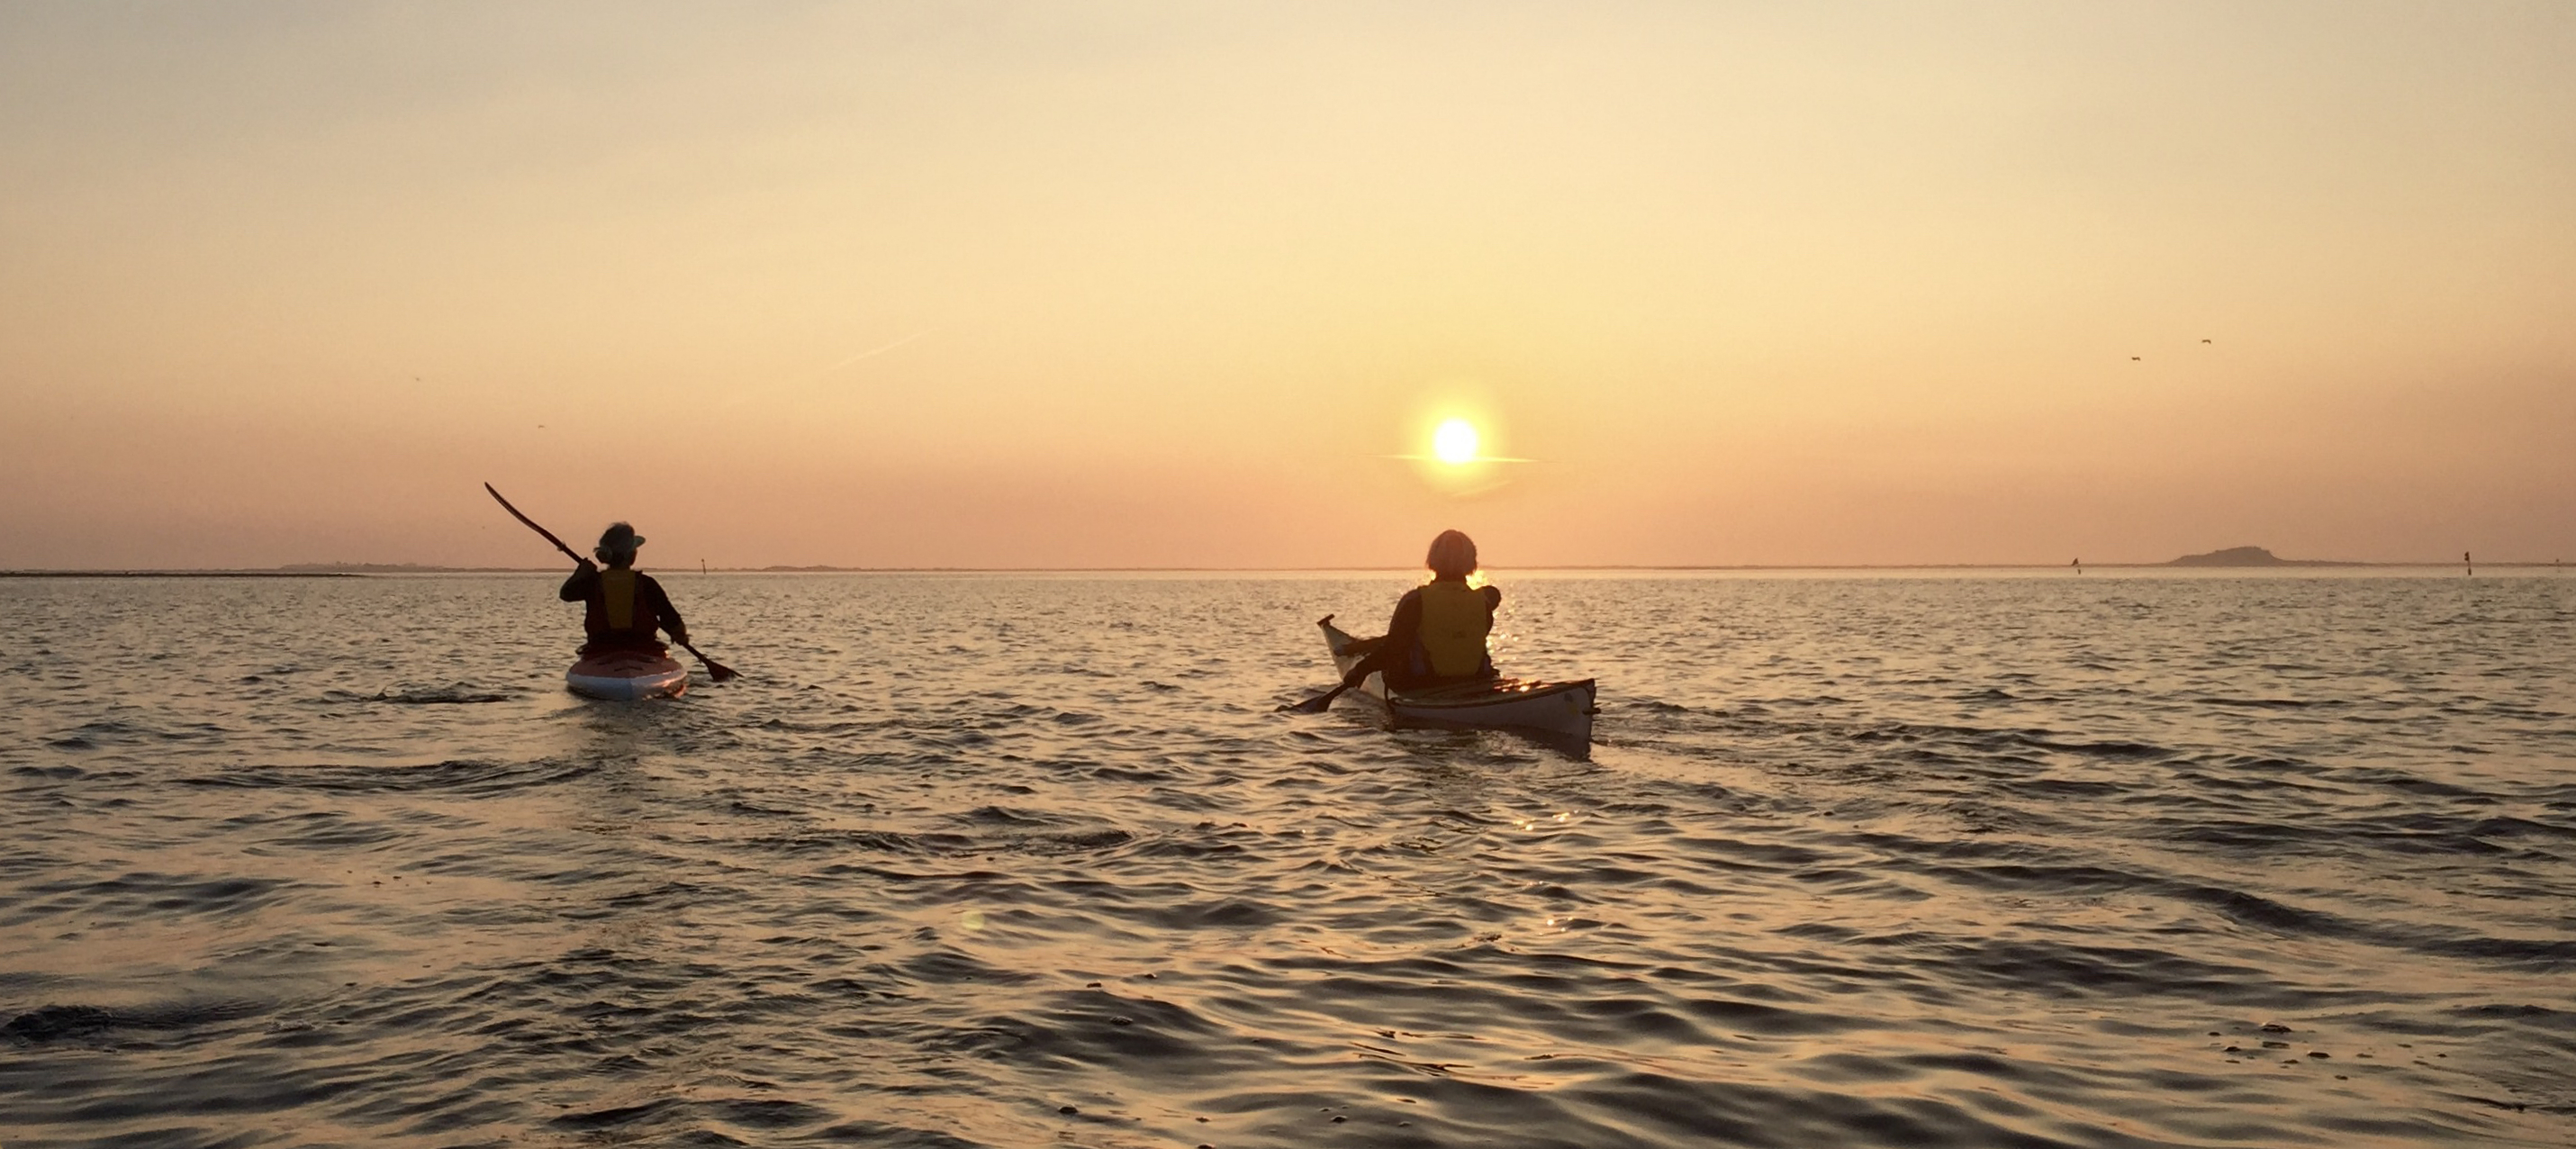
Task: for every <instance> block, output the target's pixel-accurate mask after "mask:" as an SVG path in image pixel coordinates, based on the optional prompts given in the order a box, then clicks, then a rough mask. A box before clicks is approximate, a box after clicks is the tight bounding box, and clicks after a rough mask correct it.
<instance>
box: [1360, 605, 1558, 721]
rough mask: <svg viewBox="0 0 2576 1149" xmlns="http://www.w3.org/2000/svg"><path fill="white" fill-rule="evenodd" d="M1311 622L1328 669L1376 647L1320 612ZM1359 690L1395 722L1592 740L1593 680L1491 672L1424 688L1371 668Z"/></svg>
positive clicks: (1367, 652)
mask: <svg viewBox="0 0 2576 1149" xmlns="http://www.w3.org/2000/svg"><path fill="white" fill-rule="evenodd" d="M1315 625H1317V626H1319V627H1322V628H1323V631H1324V648H1325V649H1326V650H1327V651H1329V652H1331V654H1332V656H1333V669H1334V670H1336V671H1338V672H1339V673H1342V674H1348V673H1350V671H1351V667H1353V666H1356V665H1358V664H1359V661H1360V659H1362V658H1365V657H1367V656H1368V654H1369V652H1370V651H1371V650H1374V649H1376V642H1375V640H1372V639H1358V638H1353V637H1351V636H1350V635H1349V634H1348V633H1346V632H1344V631H1343V630H1342V629H1341V628H1340V627H1337V626H1334V625H1333V616H1331V615H1329V614H1328V615H1325V616H1324V617H1323V619H1322V620H1321V621H1319V622H1317V623H1316V624H1315ZM1360 690H1361V691H1362V692H1363V693H1365V694H1367V695H1368V696H1369V697H1371V698H1374V699H1377V700H1378V702H1379V703H1381V704H1383V705H1384V706H1385V707H1386V709H1387V712H1388V713H1389V714H1391V715H1393V716H1394V717H1395V719H1396V721H1397V722H1399V723H1411V724H1418V725H1425V726H1446V727H1476V728H1484V727H1493V728H1502V729H1516V730H1525V731H1532V732H1536V733H1540V734H1545V735H1550V736H1552V737H1555V738H1560V739H1564V740H1567V741H1569V742H1581V743H1583V744H1586V745H1589V744H1590V742H1591V741H1592V716H1593V715H1594V714H1595V713H1597V712H1598V709H1597V708H1596V707H1595V706H1594V705H1593V702H1594V698H1595V693H1596V692H1595V689H1594V685H1593V680H1592V679H1589V678H1584V679H1578V680H1575V681H1572V682H1543V681H1540V680H1537V679H1529V678H1494V679H1485V680H1482V681H1476V682H1461V683H1455V684H1452V685H1446V686H1436V687H1432V688H1430V689H1427V690H1405V691H1390V690H1388V689H1387V687H1386V676H1385V675H1383V674H1371V675H1369V676H1368V678H1367V679H1365V680H1363V681H1362V682H1361V683H1360Z"/></svg>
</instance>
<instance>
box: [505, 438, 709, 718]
mask: <svg viewBox="0 0 2576 1149" xmlns="http://www.w3.org/2000/svg"><path fill="white" fill-rule="evenodd" d="M483 489H484V490H486V491H491V494H492V501H493V502H496V503H499V504H501V509H502V510H505V511H508V512H510V517H511V518H514V519H517V520H519V522H520V523H522V524H524V525H525V526H526V527H527V528H528V529H529V530H532V531H535V532H537V533H538V534H539V535H542V536H544V537H545V540H546V541H547V542H550V543H553V544H554V545H555V549H556V550H559V551H562V552H563V553H565V554H567V555H570V556H572V561H574V562H577V563H582V562H589V561H590V560H589V559H586V558H583V557H581V552H579V551H576V550H574V549H572V548H571V547H568V546H565V545H564V541H563V540H562V539H559V538H556V537H555V533H554V532H553V531H550V530H547V529H545V528H544V527H541V526H538V525H537V520H535V519H532V518H529V517H528V516H526V515H523V514H520V513H519V508H517V507H514V506H511V505H510V500H508V499H505V498H502V497H501V492H499V491H494V490H492V484H490V483H485V484H483ZM674 641H677V642H678V643H679V644H680V649H682V650H685V651H688V652H689V653H690V654H692V655H695V656H696V657H697V660H698V662H699V664H700V665H703V666H705V667H706V668H707V677H709V678H712V679H715V680H716V681H718V682H727V681H731V680H732V679H736V678H740V677H742V672H741V671H738V670H735V669H734V668H732V667H730V666H726V665H725V664H723V663H721V662H718V661H716V660H714V659H712V658H709V657H707V656H706V655H703V654H699V653H698V648H697V647H694V646H691V645H689V640H687V639H685V638H683V639H676V640H674Z"/></svg>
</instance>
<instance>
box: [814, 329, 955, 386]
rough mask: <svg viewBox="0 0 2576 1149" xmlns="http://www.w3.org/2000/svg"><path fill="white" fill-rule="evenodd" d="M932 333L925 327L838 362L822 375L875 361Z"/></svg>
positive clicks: (827, 368)
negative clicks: (855, 364)
mask: <svg viewBox="0 0 2576 1149" xmlns="http://www.w3.org/2000/svg"><path fill="white" fill-rule="evenodd" d="M930 331H931V329H930V328H927V327H924V328H922V329H921V330H919V331H915V332H913V333H912V334H910V335H906V336H904V337H903V338H901V339H897V340H895V341H894V342H892V343H888V344H886V345H885V346H883V347H879V348H877V349H875V350H873V351H862V352H859V353H858V354H856V355H853V356H850V357H849V358H847V359H844V360H842V361H840V362H838V363H835V364H833V365H831V366H829V367H826V368H824V369H823V370H822V372H821V374H824V375H829V374H831V373H833V372H835V371H838V370H840V369H841V368H844V367H847V366H849V365H850V364H853V363H856V362H858V361H859V360H862V359H874V358H876V357H877V356H879V355H883V354H885V353H886V352H888V351H892V350H894V349H895V348H897V347H901V346H903V345H904V344H906V343H910V342H912V341H913V340H915V339H919V338H921V337H922V336H924V335H928V334H930Z"/></svg>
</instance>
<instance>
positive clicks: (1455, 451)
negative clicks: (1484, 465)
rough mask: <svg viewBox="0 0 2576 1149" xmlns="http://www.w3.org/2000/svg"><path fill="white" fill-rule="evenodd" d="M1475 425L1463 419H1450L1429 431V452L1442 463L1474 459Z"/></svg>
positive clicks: (1475, 446) (1470, 461) (1467, 461)
mask: <svg viewBox="0 0 2576 1149" xmlns="http://www.w3.org/2000/svg"><path fill="white" fill-rule="evenodd" d="M1477 446H1478V444H1477V442H1476V425H1475V424H1473V423H1470V422H1468V421H1466V420H1464V419H1451V420H1449V421H1447V422H1444V423H1442V424H1440V426H1439V429H1437V430H1434V431H1433V432H1431V453H1432V455H1434V456H1435V457H1437V458H1438V459H1439V460H1440V461H1441V462H1443V463H1449V464H1453V465H1454V464H1458V463H1472V462H1475V461H1476V448H1477Z"/></svg>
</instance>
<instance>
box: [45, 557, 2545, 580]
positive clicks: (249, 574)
mask: <svg viewBox="0 0 2576 1149" xmlns="http://www.w3.org/2000/svg"><path fill="white" fill-rule="evenodd" d="M2458 566H2460V563H2459V561H2458V560H2456V559H2454V560H2451V561H2449V562H2328V561H2318V560H2313V559H2311V560H2306V561H2291V562H2283V563H2278V564H2267V565H2261V566H2253V565H2246V566H2235V565H2225V566H2221V565H2205V566H2204V565H2180V564H2176V563H2171V562H2161V563H2086V564H2084V566H2083V567H2082V568H2081V569H2082V570H2085V571H2175V572H2181V573H2191V574H2200V573H2227V574H2236V573H2244V572H2248V571H2273V572H2280V573H2294V572H2302V571H2320V570H2372V569H2380V570H2423V569H2427V568H2455V567H2458ZM2477 567H2478V569H2480V570H2566V569H2568V568H2567V566H2566V564H2565V563H2563V562H2558V561H2550V562H2531V561H2522V562H2491V561H2488V560H2486V559H2480V560H2478V563H2477ZM645 569H646V570H647V571H648V572H651V573H657V574H662V575H687V574H709V575H719V574H721V575H799V574H871V575H904V574H1320V573H1326V572H1332V571H1350V572H1353V573H1380V572H1386V573H1406V572H1411V571H1413V570H1415V569H1416V568H1413V567H1409V566H1385V567H1378V566H1320V567H825V566H796V567H790V566H770V567H709V568H706V569H705V570H703V571H691V570H689V569H688V568H686V567H647V568H645ZM1502 569H1505V570H1509V571H1516V572H1537V571H1602V572H1622V571H1638V572H1671V573H1677V574H1688V573H1693V572H1758V571H1980V570H1985V571H2063V572H2067V574H2068V576H2069V577H2074V575H2075V573H2076V569H2077V568H2075V567H2073V566H2071V565H2068V564H2059V563H1804V564H1791V563H1778V564H1775V563H1746V564H1738V565H1727V566H1711V565H1689V566H1663V565H1648V564H1623V563H1604V564H1593V565H1582V566H1550V565H1544V564H1542V565H1537V566H1515V567H1508V568H1502ZM561 572H562V568H559V567H432V566H399V567H388V566H351V567H346V568H329V569H311V570H307V569H297V568H292V567H288V568H270V569H256V570H220V569H217V570H193V569H180V570H0V579H78V578H89V579H207V578H257V579H366V578H404V577H410V576H419V575H475V574H493V575H550V574H559V573H561Z"/></svg>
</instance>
